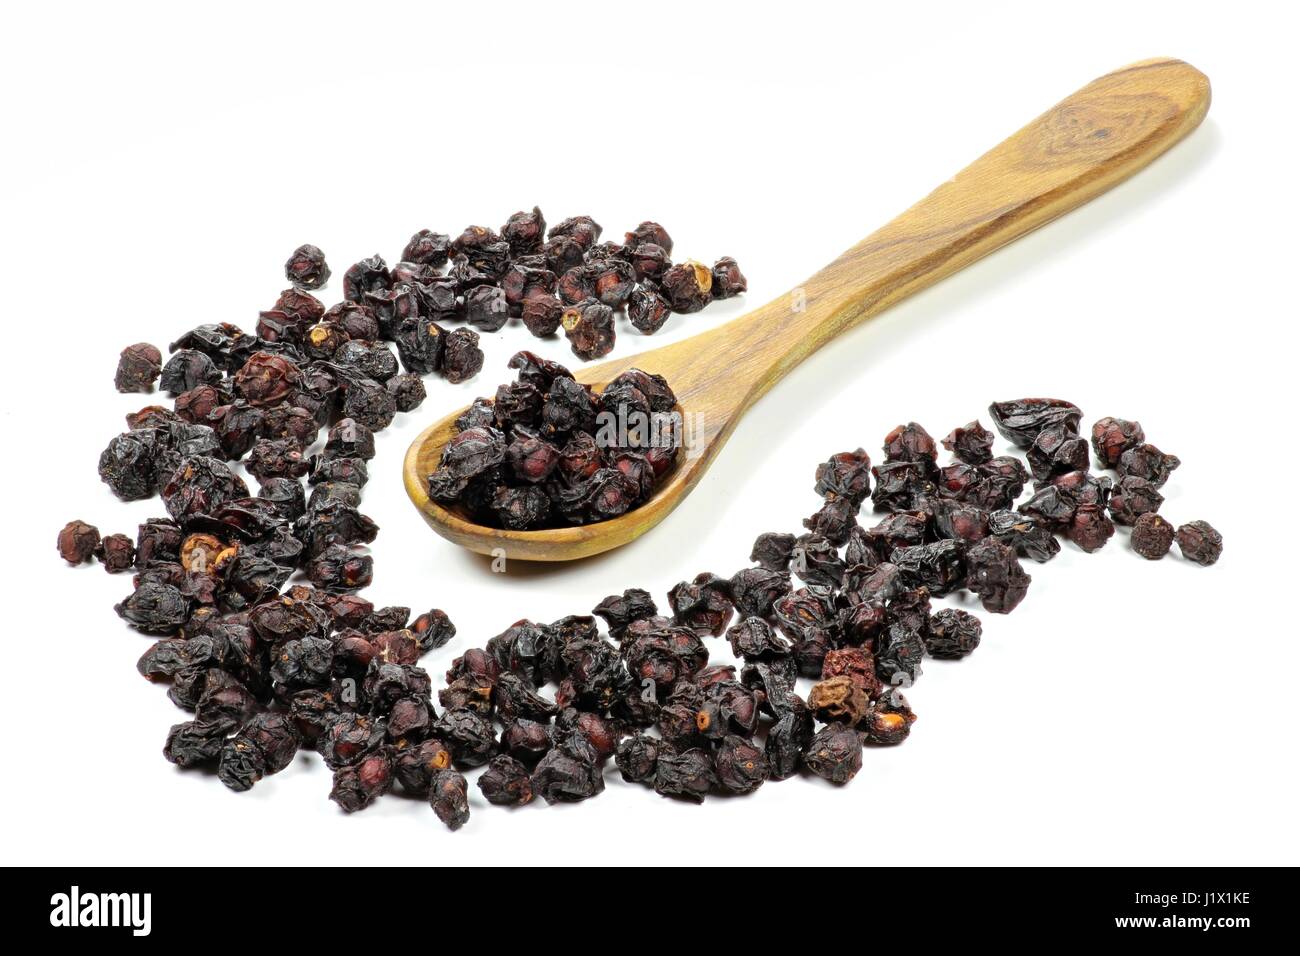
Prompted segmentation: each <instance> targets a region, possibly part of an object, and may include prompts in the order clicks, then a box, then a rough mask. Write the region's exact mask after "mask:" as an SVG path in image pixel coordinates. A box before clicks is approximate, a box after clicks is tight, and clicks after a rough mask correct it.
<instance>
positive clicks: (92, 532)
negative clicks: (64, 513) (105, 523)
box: [58, 521, 99, 564]
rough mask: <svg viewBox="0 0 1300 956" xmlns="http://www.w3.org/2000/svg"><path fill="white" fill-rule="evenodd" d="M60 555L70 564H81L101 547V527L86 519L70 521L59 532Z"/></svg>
mask: <svg viewBox="0 0 1300 956" xmlns="http://www.w3.org/2000/svg"><path fill="white" fill-rule="evenodd" d="M58 547H59V557H61V558H63V560H64V561H67V562H68V563H69V564H81V563H83V562H85V561H89V560H90V556H91V555H93V554H94V553H95V551H96V550H97V549H98V548H99V529H98V528H96V527H95V526H94V525H93V524H86V522H84V521H69V522H68V523H67V524H66V525H64V526H63V530H61V531H60V532H59V538H58Z"/></svg>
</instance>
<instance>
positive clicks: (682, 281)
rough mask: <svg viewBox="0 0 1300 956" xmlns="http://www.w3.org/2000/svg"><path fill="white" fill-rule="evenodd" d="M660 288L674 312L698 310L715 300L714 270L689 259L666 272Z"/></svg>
mask: <svg viewBox="0 0 1300 956" xmlns="http://www.w3.org/2000/svg"><path fill="white" fill-rule="evenodd" d="M742 278H743V277H742ZM660 288H661V289H662V291H663V294H664V298H665V299H667V300H668V304H669V306H671V307H672V310H673V311H674V312H680V313H691V312H698V311H700V309H702V308H704V307H705V306H706V305H708V304H709V303H710V302H711V301H712V300H713V270H711V269H710V268H709V267H708V266H706V265H705V264H704V263H702V262H696V261H695V260H693V259H690V260H687V261H686V262H683V263H680V264H678V265H675V266H673V267H672V268H671V269H669V270H667V271H666V272H665V273H664V276H663V281H662V283H661V285H660Z"/></svg>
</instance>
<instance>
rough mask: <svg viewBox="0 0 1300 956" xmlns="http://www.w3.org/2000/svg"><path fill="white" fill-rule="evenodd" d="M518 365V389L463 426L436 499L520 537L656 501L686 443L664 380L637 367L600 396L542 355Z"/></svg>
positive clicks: (468, 414) (436, 484)
mask: <svg viewBox="0 0 1300 956" xmlns="http://www.w3.org/2000/svg"><path fill="white" fill-rule="evenodd" d="M509 364H510V367H511V368H513V369H517V370H518V376H517V379H516V381H514V382H512V383H509V384H506V385H502V386H501V387H500V388H498V389H497V392H496V397H495V398H479V399H476V400H475V402H474V403H473V404H472V405H471V406H470V407H469V408H468V409H466V411H465V413H464V414H463V415H461V416H460V418H458V419H457V420H456V430H457V434H456V435H455V437H454V438H452V439H451V441H449V442H448V443H447V445H446V447H445V448H444V449H443V452H442V458H441V459H440V460H439V463H438V468H437V470H436V471H434V473H433V474H431V475H429V476H428V483H429V497H431V498H433V499H434V500H435V501H440V502H444V503H446V504H455V505H457V506H459V507H460V508H461V509H462V510H463V511H464V512H465V513H466V514H467V515H468V516H469V517H470V518H471V519H472V520H474V521H476V522H478V523H480V524H488V525H494V526H497V527H504V528H512V529H516V530H525V529H535V528H547V527H556V526H564V525H578V524H590V523H592V522H595V521H605V520H607V519H609V518H616V517H618V516H619V515H621V514H623V513H624V512H626V511H628V510H630V509H632V508H635V507H636V506H637V505H640V504H642V503H643V502H645V501H646V500H647V499H648V498H649V497H650V495H651V494H652V493H653V491H654V488H655V485H656V483H657V482H658V481H659V480H660V479H661V478H662V477H663V476H664V475H665V474H667V473H668V471H669V470H670V469H671V468H672V466H673V463H674V461H675V460H676V455H677V451H678V449H679V448H680V447H681V440H682V436H681V432H682V429H681V424H682V422H681V416H680V413H679V412H678V411H677V410H676V405H677V399H676V397H675V396H674V395H673V393H672V389H670V388H669V387H668V383H667V382H666V381H665V380H664V378H663V376H660V375H649V374H647V373H645V372H642V371H640V370H638V369H630V370H628V371H626V372H624V373H623V374H621V375H619V376H618V377H617V378H615V379H614V380H613V381H612V382H610V383H609V384H608V385H607V386H606V387H605V389H604V391H602V392H599V393H597V392H595V391H594V390H593V389H592V388H591V387H590V386H588V385H580V384H578V382H576V381H574V378H573V374H572V373H571V372H570V371H569V370H568V369H566V368H565V367H564V366H562V365H559V364H557V363H555V362H549V361H547V360H546V359H543V358H540V357H539V356H537V355H534V354H533V353H532V352H519V353H517V354H516V355H515V356H514V357H513V358H512V359H511V360H510V363H509Z"/></svg>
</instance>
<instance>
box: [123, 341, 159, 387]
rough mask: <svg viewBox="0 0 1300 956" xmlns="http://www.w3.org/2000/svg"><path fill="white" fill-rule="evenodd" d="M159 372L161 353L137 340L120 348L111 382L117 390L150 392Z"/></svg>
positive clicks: (154, 347) (146, 343)
mask: <svg viewBox="0 0 1300 956" xmlns="http://www.w3.org/2000/svg"><path fill="white" fill-rule="evenodd" d="M161 374H162V353H161V352H160V351H158V349H157V347H156V346H153V345H150V344H149V343H148V342H138V343H136V344H135V345H128V346H127V347H126V348H124V349H122V354H121V356H120V357H119V358H118V360H117V374H116V375H115V376H114V378H113V384H114V385H115V386H117V390H118V391H119V392H152V391H153V383H154V382H156V381H157V380H158V376H159V375H161Z"/></svg>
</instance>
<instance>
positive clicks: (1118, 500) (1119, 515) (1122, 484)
mask: <svg viewBox="0 0 1300 956" xmlns="http://www.w3.org/2000/svg"><path fill="white" fill-rule="evenodd" d="M1164 500H1165V496H1164V495H1162V494H1161V493H1160V492H1159V490H1158V489H1157V488H1156V486H1155V485H1153V484H1152V483H1151V482H1149V481H1147V479H1145V478H1139V477H1137V476H1136V475H1125V476H1124V477H1123V478H1121V479H1120V480H1119V481H1118V482H1117V483H1116V485H1115V487H1114V489H1113V490H1112V491H1111V494H1110V499H1109V500H1108V501H1107V504H1106V507H1107V509H1108V510H1109V512H1110V517H1111V519H1112V520H1113V521H1114V522H1115V523H1116V524H1124V525H1131V524H1135V523H1136V522H1137V520H1138V518H1140V517H1142V515H1144V514H1148V513H1154V512H1156V511H1159V510H1160V506H1161V505H1162V504H1163V503H1164Z"/></svg>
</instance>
